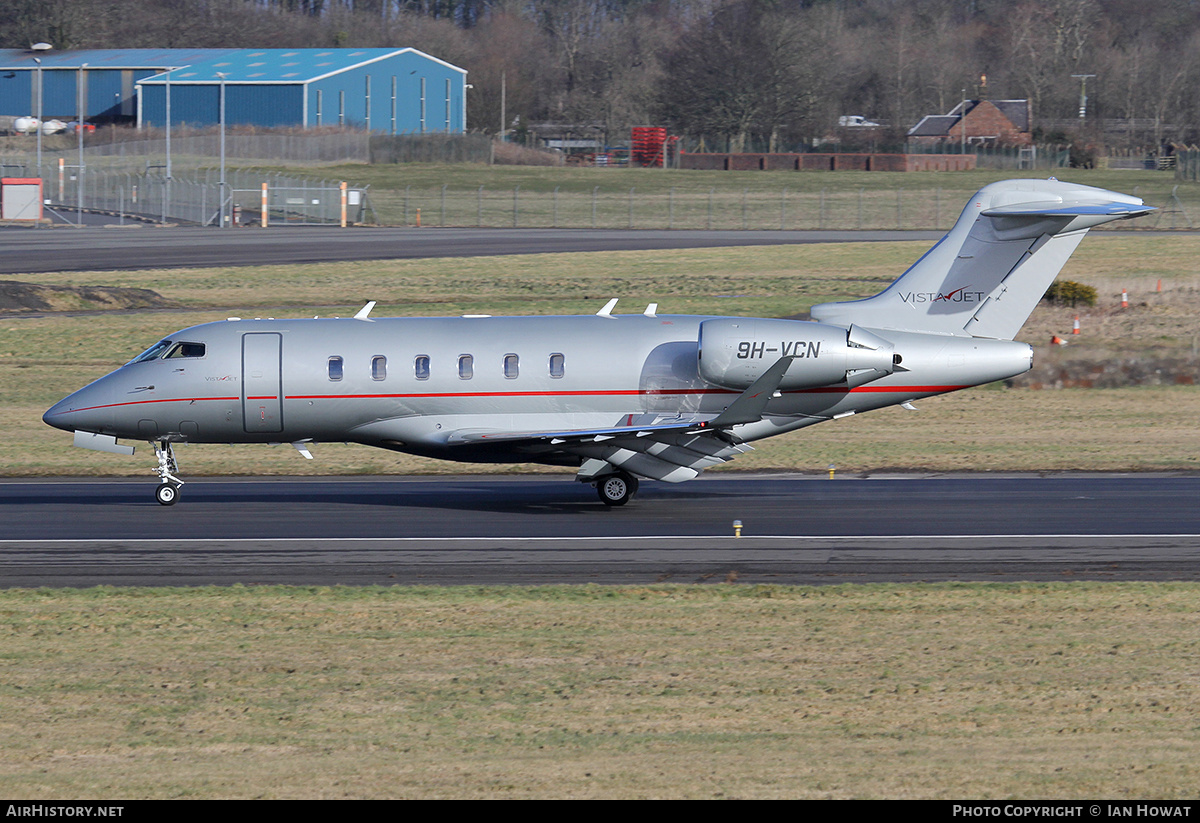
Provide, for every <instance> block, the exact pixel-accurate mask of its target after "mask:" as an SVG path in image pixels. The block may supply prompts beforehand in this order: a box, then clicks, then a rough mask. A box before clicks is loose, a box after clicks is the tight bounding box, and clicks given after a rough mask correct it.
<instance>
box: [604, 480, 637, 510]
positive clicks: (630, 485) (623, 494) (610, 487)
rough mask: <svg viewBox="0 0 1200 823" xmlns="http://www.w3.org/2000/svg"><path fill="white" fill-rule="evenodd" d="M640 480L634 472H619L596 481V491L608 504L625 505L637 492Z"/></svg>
mask: <svg viewBox="0 0 1200 823" xmlns="http://www.w3.org/2000/svg"><path fill="white" fill-rule="evenodd" d="M637 489H638V481H637V478H636V477H634V476H633V475H632V474H626V473H625V472H617V473H615V474H609V475H606V476H604V477H602V478H600V479H599V480H598V481H597V482H596V493H597V494H599V495H600V500H601V502H602V503H604V505H606V506H624V505H625V504H626V503H628V502H629V501H630V500H632V499H633V496H634V495H635V494H637Z"/></svg>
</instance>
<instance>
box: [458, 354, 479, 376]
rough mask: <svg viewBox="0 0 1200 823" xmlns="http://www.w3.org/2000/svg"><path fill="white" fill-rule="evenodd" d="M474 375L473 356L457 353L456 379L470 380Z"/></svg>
mask: <svg viewBox="0 0 1200 823" xmlns="http://www.w3.org/2000/svg"><path fill="white" fill-rule="evenodd" d="M474 376H475V358H474V357H472V356H471V355H469V354H463V355H459V358H458V379H459V380H470V379H471V378H472V377H474Z"/></svg>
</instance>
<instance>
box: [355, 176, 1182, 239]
mask: <svg viewBox="0 0 1200 823" xmlns="http://www.w3.org/2000/svg"><path fill="white" fill-rule="evenodd" d="M1131 193H1132V194H1135V195H1137V194H1138V192H1137V191H1136V190H1135V191H1134V192H1131ZM967 196H969V192H968V193H967V194H963V193H962V192H961V191H958V190H952V191H943V190H942V189H941V188H923V189H917V188H913V189H897V190H895V191H878V190H868V189H865V188H858V189H851V190H845V189H823V190H821V191H811V190H804V191H789V190H788V189H786V188H785V189H783V190H782V191H779V190H775V191H762V190H758V191H756V190H754V189H752V188H748V187H747V188H743V189H742V190H740V191H734V190H730V189H716V188H709V189H702V190H697V189H694V188H689V189H684V188H682V187H680V188H671V189H670V190H668V191H661V190H660V191H654V192H639V191H638V190H637V189H636V188H628V189H624V188H616V187H610V188H607V189H604V188H601V187H599V186H597V187H594V188H593V189H592V190H591V191H585V192H580V191H562V190H560V189H555V190H553V191H549V192H547V191H531V190H525V189H521V188H520V187H519V186H517V187H514V188H511V189H488V188H486V187H483V186H479V187H476V188H471V189H462V188H457V189H456V188H451V187H450V186H449V185H444V186H440V187H435V188H423V187H422V188H417V187H413V186H407V187H405V188H403V189H387V190H383V189H375V190H372V192H371V205H372V207H373V209H374V211H375V213H376V215H377V217H378V220H379V222H381V223H383V224H386V225H401V226H421V227H439V226H462V227H472V226H477V227H484V228H595V229H699V230H730V229H733V230H780V231H787V230H835V229H849V230H858V229H864V230H892V229H896V230H937V231H945V230H947V229H949V228H951V227H952V226H953V225H954V222H955V221H956V220H957V219H958V216H959V214H960V213H961V211H962V208H963V203H964V202H965V199H966V197H967ZM1140 196H1143V197H1145V198H1146V200H1147V202H1148V203H1149V204H1150V205H1153V206H1156V207H1158V208H1159V212H1158V213H1157V214H1156V215H1155V217H1152V218H1149V219H1148V220H1146V219H1143V220H1140V221H1129V222H1126V221H1119V222H1117V223H1113V224H1109V225H1108V226H1106V227H1105V228H1106V229H1108V230H1114V229H1117V230H1119V229H1134V228H1148V227H1151V226H1158V227H1159V228H1183V227H1189V226H1191V225H1192V224H1191V222H1190V221H1191V218H1190V216H1189V215H1196V216H1198V217H1200V191H1187V192H1179V193H1177V194H1176V193H1172V192H1171V191H1170V187H1167V188H1166V189H1164V190H1163V191H1157V190H1156V191H1154V192H1146V193H1144V194H1142V195H1140ZM1181 198H1182V199H1181Z"/></svg>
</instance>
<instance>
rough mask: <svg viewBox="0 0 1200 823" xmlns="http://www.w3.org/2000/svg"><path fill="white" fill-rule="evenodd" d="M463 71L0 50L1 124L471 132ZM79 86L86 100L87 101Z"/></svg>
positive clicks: (171, 53)
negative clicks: (24, 120) (13, 120)
mask: <svg viewBox="0 0 1200 823" xmlns="http://www.w3.org/2000/svg"><path fill="white" fill-rule="evenodd" d="M466 75H467V73H466V70H465V69H461V68H459V67H457V66H453V65H451V64H449V63H447V62H445V61H443V60H439V59H437V58H436V57H432V56H430V55H428V54H425V53H424V52H420V51H417V50H416V49H411V48H405V49H387V48H381V49H92V50H82V51H70V52H58V51H32V50H30V51H26V50H0V117H21V116H31V115H36V114H37V112H38V97H39V93H38V92H39V85H40V91H41V95H40V96H41V111H42V114H43V119H44V120H48V119H51V118H57V119H62V120H75V119H76V118H77V113H78V112H79V108H80V104H81V103H82V105H83V119H84V121H85V122H94V123H110V122H115V123H127V124H131V125H132V124H136V125H138V126H154V127H163V126H165V125H166V124H167V121H168V111H169V118H170V123H171V125H172V126H173V127H174V126H184V125H186V126H191V127H197V128H203V127H207V126H213V125H216V124H217V123H219V122H220V98H221V89H222V86H224V92H225V122H226V123H227V124H228V125H231V126H234V125H246V126H258V127H263V128H273V127H301V128H314V127H318V126H349V127H353V128H362V129H366V130H368V131H373V132H378V133H383V134H401V133H418V134H419V133H429V132H441V133H461V132H464V131H465V130H466V89H467V83H466ZM81 86H82V94H81V93H80V89H81Z"/></svg>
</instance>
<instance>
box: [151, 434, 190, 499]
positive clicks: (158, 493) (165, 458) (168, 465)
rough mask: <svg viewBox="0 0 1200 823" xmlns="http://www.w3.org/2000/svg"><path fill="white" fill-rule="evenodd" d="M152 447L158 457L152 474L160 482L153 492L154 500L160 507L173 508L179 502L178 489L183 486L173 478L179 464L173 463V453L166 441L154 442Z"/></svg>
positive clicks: (177, 479) (176, 478) (181, 482)
mask: <svg viewBox="0 0 1200 823" xmlns="http://www.w3.org/2000/svg"><path fill="white" fill-rule="evenodd" d="M152 445H153V446H154V454H155V456H156V457H158V468H157V469H155V470H154V473H155V474H157V475H158V477H159V479H160V480H161V481H162V483H160V484H159V486H158V488H156V489H155V490H154V499H155V500H157V501H158V502H159V504H160V505H163V506H174V505H175V504H176V503H177V502H179V487H180V486H182V485H183V481H182V480H180V479H179V478H178V477H176V476H175V472H177V471H179V464H177V463H176V462H175V452H174V450H173V449H172V448H171V444H170V443H169V442H167V441H161V442H160V441H158V440H155V441H153V442H152Z"/></svg>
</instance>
